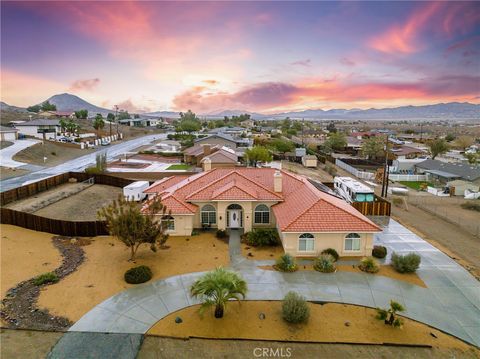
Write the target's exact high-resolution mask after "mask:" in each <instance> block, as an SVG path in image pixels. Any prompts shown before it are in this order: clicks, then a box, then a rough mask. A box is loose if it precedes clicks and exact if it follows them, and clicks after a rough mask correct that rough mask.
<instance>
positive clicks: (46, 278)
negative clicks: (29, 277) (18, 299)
mask: <svg viewBox="0 0 480 359" xmlns="http://www.w3.org/2000/svg"><path fill="white" fill-rule="evenodd" d="M59 280H60V278H58V276H57V275H56V274H55V273H53V272H48V273H43V274H40V275H39V276H37V277H35V278H34V280H33V284H35V285H42V284H45V283H57V282H58V281H59Z"/></svg>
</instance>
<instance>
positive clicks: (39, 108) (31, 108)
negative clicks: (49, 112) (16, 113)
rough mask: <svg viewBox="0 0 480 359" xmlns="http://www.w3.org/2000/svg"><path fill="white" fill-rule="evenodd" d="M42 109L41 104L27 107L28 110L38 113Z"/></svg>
mask: <svg viewBox="0 0 480 359" xmlns="http://www.w3.org/2000/svg"><path fill="white" fill-rule="evenodd" d="M40 110H41V107H40V105H33V106H29V107H27V111H28V112H35V113H38V112H40Z"/></svg>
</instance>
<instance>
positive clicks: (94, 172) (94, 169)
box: [85, 166, 103, 175]
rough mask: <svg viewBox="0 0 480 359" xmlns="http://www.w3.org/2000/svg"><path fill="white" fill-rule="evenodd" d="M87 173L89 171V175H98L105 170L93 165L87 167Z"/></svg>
mask: <svg viewBox="0 0 480 359" xmlns="http://www.w3.org/2000/svg"><path fill="white" fill-rule="evenodd" d="M85 173H88V174H89V175H98V174H102V173H103V171H102V170H101V169H99V168H97V167H95V166H92V167H87V168H85Z"/></svg>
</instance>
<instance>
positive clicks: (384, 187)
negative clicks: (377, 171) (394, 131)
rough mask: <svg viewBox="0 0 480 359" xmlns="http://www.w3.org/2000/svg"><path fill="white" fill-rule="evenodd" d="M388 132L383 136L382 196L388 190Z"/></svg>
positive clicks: (385, 195) (385, 194)
mask: <svg viewBox="0 0 480 359" xmlns="http://www.w3.org/2000/svg"><path fill="white" fill-rule="evenodd" d="M387 172H388V133H387V135H386V138H385V165H384V167H383V178H382V197H384V198H386V197H387V190H388V173H387Z"/></svg>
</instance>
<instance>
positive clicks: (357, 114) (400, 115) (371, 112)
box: [0, 93, 480, 120]
mask: <svg viewBox="0 0 480 359" xmlns="http://www.w3.org/2000/svg"><path fill="white" fill-rule="evenodd" d="M45 101H49V102H50V103H52V104H55V105H56V106H57V110H58V111H77V110H81V109H85V110H88V112H90V113H101V114H102V115H107V114H108V113H109V112H112V110H109V109H106V108H102V107H99V106H95V105H93V104H91V103H89V102H87V101H85V100H83V99H81V98H80V97H78V96H75V95H71V94H68V93H63V94H58V95H54V96H52V97H50V98H48V99H47V100H45ZM0 109H1V110H2V111H10V112H25V111H26V109H24V108H21V107H16V106H10V105H8V104H6V103H4V102H1V107H0ZM244 113H248V114H250V115H251V117H252V118H253V119H284V118H285V117H290V118H293V119H301V118H304V119H319V120H320V119H324V120H376V119H377V120H403V119H425V120H466V119H469V120H471V119H478V120H480V105H477V104H471V103H468V102H462V103H460V102H449V103H439V104H434V105H425V106H401V107H394V108H380V109H376V108H370V109H367V110H361V109H349V110H348V109H332V110H322V109H312V110H305V111H290V112H282V113H276V114H270V115H267V114H262V113H256V112H249V111H244V110H223V111H219V112H210V113H204V114H198V116H200V117H202V118H208V119H214V118H223V117H224V116H228V117H230V116H238V115H241V114H244ZM142 116H145V117H171V118H178V117H179V113H178V112H173V111H156V112H148V113H143V114H142Z"/></svg>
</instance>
